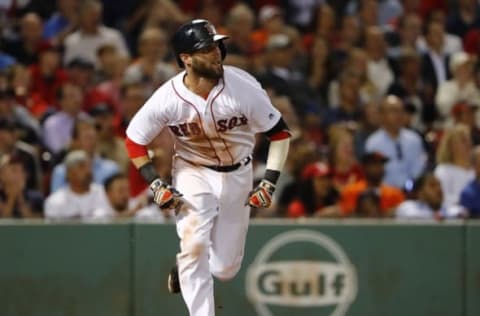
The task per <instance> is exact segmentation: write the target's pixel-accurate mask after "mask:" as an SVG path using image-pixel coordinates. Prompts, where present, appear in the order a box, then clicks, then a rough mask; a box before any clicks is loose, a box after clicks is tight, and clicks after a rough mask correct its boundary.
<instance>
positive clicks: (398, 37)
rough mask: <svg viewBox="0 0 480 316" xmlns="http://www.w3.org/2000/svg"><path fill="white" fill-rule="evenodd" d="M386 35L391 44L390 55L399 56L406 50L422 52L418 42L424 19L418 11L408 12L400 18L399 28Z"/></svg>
mask: <svg viewBox="0 0 480 316" xmlns="http://www.w3.org/2000/svg"><path fill="white" fill-rule="evenodd" d="M386 35H387V38H388V41H389V46H390V48H389V49H388V55H389V56H391V57H393V58H398V57H400V56H401V55H402V53H403V51H404V50H412V51H414V52H417V53H420V50H419V48H418V47H417V42H418V39H419V38H420V36H421V35H422V19H421V17H420V16H419V15H418V14H417V13H407V14H405V15H403V16H402V17H400V19H399V20H398V26H397V29H396V30H393V31H391V32H389V33H387V34H386ZM399 68H400V70H401V67H399Z"/></svg>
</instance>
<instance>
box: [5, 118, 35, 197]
mask: <svg viewBox="0 0 480 316" xmlns="http://www.w3.org/2000/svg"><path fill="white" fill-rule="evenodd" d="M0 154H1V155H8V156H9V157H15V159H16V160H17V161H19V162H21V163H22V166H23V170H24V171H25V173H26V177H27V182H26V187H27V189H29V190H36V191H38V190H40V189H41V188H42V186H41V170H40V163H39V160H38V157H37V150H36V148H35V147H33V146H31V145H29V144H27V143H25V142H22V141H21V140H18V135H17V126H16V124H15V123H14V122H12V121H9V120H5V119H0Z"/></svg>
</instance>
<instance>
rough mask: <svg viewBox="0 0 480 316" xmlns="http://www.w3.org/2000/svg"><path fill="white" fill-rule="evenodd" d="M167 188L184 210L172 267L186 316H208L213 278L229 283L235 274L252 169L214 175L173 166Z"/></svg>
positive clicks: (241, 248)
mask: <svg viewBox="0 0 480 316" xmlns="http://www.w3.org/2000/svg"><path fill="white" fill-rule="evenodd" d="M173 185H174V186H175V187H176V188H177V189H178V190H179V191H180V192H181V193H182V194H183V197H184V199H185V201H186V202H187V203H186V205H187V207H183V208H182V211H181V212H180V213H179V214H178V215H177V233H178V236H179V237H180V253H179V254H178V255H177V264H178V271H179V278H180V286H181V289H182V296H183V299H184V301H185V303H186V305H187V308H188V311H189V313H190V316H214V315H215V303H214V298H213V277H212V275H213V276H215V277H216V278H218V279H221V280H228V279H231V278H233V277H234V276H235V275H236V274H237V272H238V271H239V270H240V265H241V262H242V259H243V253H244V246H245V238H246V235H247V229H248V223H249V218H250V207H248V206H245V201H246V199H247V195H248V192H249V191H250V190H251V188H252V164H251V163H250V164H248V165H247V166H241V167H239V168H238V169H237V170H235V171H231V172H217V171H214V170H211V169H208V168H205V167H197V166H194V165H191V164H189V163H187V162H185V161H183V160H182V159H175V160H174V167H173Z"/></svg>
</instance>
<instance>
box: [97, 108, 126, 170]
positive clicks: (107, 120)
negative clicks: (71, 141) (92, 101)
mask: <svg viewBox="0 0 480 316" xmlns="http://www.w3.org/2000/svg"><path fill="white" fill-rule="evenodd" d="M90 115H91V116H92V117H93V119H94V120H95V128H96V129H97V135H98V141H97V152H98V153H99V155H100V156H101V157H103V158H107V159H110V160H112V161H115V162H116V163H117V165H118V166H119V167H120V170H121V171H122V172H127V171H128V166H129V165H130V159H129V158H128V154H127V150H126V148H125V141H124V139H123V138H120V137H117V136H116V135H115V117H114V109H113V107H112V106H111V105H110V104H107V103H99V104H97V105H95V106H94V107H93V108H92V109H91V110H90Z"/></svg>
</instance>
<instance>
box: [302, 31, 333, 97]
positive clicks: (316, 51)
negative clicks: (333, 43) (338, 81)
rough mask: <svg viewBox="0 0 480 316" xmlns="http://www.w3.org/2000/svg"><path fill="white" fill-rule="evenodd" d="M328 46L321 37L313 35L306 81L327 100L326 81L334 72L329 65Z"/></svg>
mask: <svg viewBox="0 0 480 316" xmlns="http://www.w3.org/2000/svg"><path fill="white" fill-rule="evenodd" d="M329 56H330V48H329V46H328V43H327V42H326V41H325V39H324V38H323V37H320V36H315V37H314V39H313V43H312V51H311V55H310V67H309V68H310V73H309V77H308V83H309V84H310V86H311V87H312V89H314V90H315V91H316V93H317V94H318V95H320V97H321V98H322V99H324V100H327V94H328V93H327V91H328V83H329V80H330V79H331V76H332V74H333V73H334V71H333V68H332V67H330V64H331V62H332V61H331V60H330V59H329Z"/></svg>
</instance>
